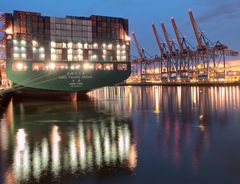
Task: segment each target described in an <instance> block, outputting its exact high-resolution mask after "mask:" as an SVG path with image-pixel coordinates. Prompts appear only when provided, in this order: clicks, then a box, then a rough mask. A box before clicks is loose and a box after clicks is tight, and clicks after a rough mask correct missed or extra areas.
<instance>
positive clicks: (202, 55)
mask: <svg viewBox="0 0 240 184" xmlns="http://www.w3.org/2000/svg"><path fill="white" fill-rule="evenodd" d="M189 17H190V20H191V24H192V27H193V30H194V34H195V37H196V39H197V43H198V55H197V56H198V57H197V60H196V61H197V64H198V65H197V70H198V78H201V77H204V78H205V79H209V78H211V77H212V78H225V75H226V70H225V68H226V59H225V56H226V55H228V56H236V55H238V52H236V51H232V50H229V49H228V47H227V46H226V45H224V44H222V43H221V42H220V41H217V42H216V43H212V42H211V41H210V40H209V39H208V38H207V37H206V36H205V34H204V33H203V32H202V31H201V30H199V28H198V26H197V23H196V21H195V19H194V16H193V13H192V11H191V10H189ZM221 64H222V65H223V67H222V68H223V71H220V70H219V66H220V65H221ZM210 69H211V70H210ZM209 72H211V73H209ZM209 74H210V75H211V76H209Z"/></svg>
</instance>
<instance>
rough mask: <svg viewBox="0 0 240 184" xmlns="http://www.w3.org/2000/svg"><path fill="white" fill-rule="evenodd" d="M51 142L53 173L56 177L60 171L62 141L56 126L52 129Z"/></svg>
mask: <svg viewBox="0 0 240 184" xmlns="http://www.w3.org/2000/svg"><path fill="white" fill-rule="evenodd" d="M51 141H52V172H53V173H54V174H55V176H57V175H58V173H59V171H60V152H59V142H60V141H61V138H60V134H59V131H58V127H57V126H54V127H53V128H52V131H51Z"/></svg>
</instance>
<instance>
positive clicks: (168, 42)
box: [161, 22, 173, 54]
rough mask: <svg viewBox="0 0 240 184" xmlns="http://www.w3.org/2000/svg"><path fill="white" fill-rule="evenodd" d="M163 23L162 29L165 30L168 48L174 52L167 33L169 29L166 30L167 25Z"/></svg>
mask: <svg viewBox="0 0 240 184" xmlns="http://www.w3.org/2000/svg"><path fill="white" fill-rule="evenodd" d="M161 25H162V30H163V33H164V37H165V39H166V42H167V46H168V50H169V52H170V53H171V54H172V53H173V50H172V46H171V43H170V41H169V38H168V35H167V30H166V28H165V25H164V23H163V22H161Z"/></svg>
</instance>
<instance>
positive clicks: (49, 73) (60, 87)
mask: <svg viewBox="0 0 240 184" xmlns="http://www.w3.org/2000/svg"><path fill="white" fill-rule="evenodd" d="M13 63H14V62H11V61H8V62H7V76H8V78H9V79H10V80H11V81H12V83H13V84H14V85H15V86H16V88H17V86H19V87H20V88H21V87H23V88H32V89H39V90H41V91H44V90H47V91H54V92H56V91H59V92H70V93H71V92H87V91H90V90H93V89H96V88H100V87H104V86H112V85H115V84H118V83H121V82H123V81H125V80H126V79H127V78H128V77H129V76H130V74H131V64H130V62H112V63H111V64H113V69H112V70H84V69H83V65H81V66H80V69H78V70H71V69H70V64H72V62H71V63H70V62H69V63H68V65H69V67H68V69H64V70H41V71H32V70H31V68H32V66H31V65H32V64H31V62H29V63H27V64H26V66H27V69H26V71H13V70H12V64H13ZM98 63H99V62H98ZM108 63H109V62H108ZM102 64H104V62H102ZM118 64H126V65H127V69H126V70H118V69H117V65H118Z"/></svg>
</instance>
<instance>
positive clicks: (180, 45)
mask: <svg viewBox="0 0 240 184" xmlns="http://www.w3.org/2000/svg"><path fill="white" fill-rule="evenodd" d="M171 20H172V26H173V29H174V32H175V35H176V38H177V41H178V45H179V47H180V50H181V52H183V44H182V42H181V38H180V36H179V33H178V28H177V24H176V22H175V20H174V18H173V17H171Z"/></svg>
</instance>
